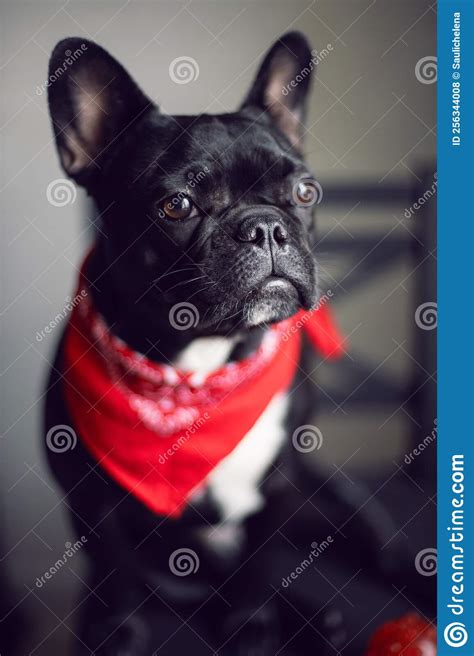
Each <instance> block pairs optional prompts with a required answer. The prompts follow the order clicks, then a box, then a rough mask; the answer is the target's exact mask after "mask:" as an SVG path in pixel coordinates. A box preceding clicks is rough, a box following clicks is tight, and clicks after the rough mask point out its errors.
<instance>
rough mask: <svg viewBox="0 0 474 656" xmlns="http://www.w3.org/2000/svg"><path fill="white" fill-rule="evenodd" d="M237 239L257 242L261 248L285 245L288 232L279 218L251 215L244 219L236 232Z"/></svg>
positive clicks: (251, 242)
mask: <svg viewBox="0 0 474 656" xmlns="http://www.w3.org/2000/svg"><path fill="white" fill-rule="evenodd" d="M235 236H236V239H237V241H241V242H247V243H250V244H256V245H257V246H260V247H261V248H267V247H269V246H270V247H271V246H277V247H278V246H283V244H284V243H285V242H286V241H287V239H288V233H287V231H286V229H285V228H284V226H283V225H282V224H281V222H280V221H279V220H278V219H277V218H270V217H259V216H251V217H249V218H247V219H244V220H243V221H242V223H241V224H240V225H239V227H238V229H237V233H236V235H235Z"/></svg>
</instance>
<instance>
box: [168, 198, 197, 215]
mask: <svg viewBox="0 0 474 656" xmlns="http://www.w3.org/2000/svg"><path fill="white" fill-rule="evenodd" d="M160 210H161V211H162V212H163V213H164V214H166V216H167V217H168V218H169V219H187V218H189V217H190V216H196V215H197V208H196V206H195V205H194V204H193V202H192V200H191V199H190V198H189V196H184V195H177V196H170V197H169V198H166V199H165V200H164V201H163V202H162V203H161V204H160Z"/></svg>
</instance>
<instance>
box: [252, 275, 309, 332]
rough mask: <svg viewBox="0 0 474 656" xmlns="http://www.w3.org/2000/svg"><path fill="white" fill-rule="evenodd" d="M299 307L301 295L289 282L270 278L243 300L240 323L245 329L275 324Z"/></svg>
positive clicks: (291, 314)
mask: <svg viewBox="0 0 474 656" xmlns="http://www.w3.org/2000/svg"><path fill="white" fill-rule="evenodd" d="M301 307H302V300H301V294H300V292H299V291H298V289H297V288H296V287H295V286H294V285H293V284H292V283H291V282H290V281H289V280H286V279H284V278H275V277H270V278H268V279H267V280H266V281H265V282H264V283H263V284H262V285H260V286H259V287H258V288H257V289H255V290H253V291H252V292H251V293H250V294H249V295H248V296H247V298H246V299H245V302H244V306H243V310H242V315H243V321H242V323H243V326H244V327H245V328H253V327H255V326H260V325H264V324H269V323H276V322H278V321H283V320H284V319H288V317H291V316H293V315H294V314H295V313H296V312H298V310H300V309H301Z"/></svg>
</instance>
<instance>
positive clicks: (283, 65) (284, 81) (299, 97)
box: [242, 32, 314, 149]
mask: <svg viewBox="0 0 474 656" xmlns="http://www.w3.org/2000/svg"><path fill="white" fill-rule="evenodd" d="M313 68H314V63H313V59H312V52H311V49H310V47H309V44H308V42H307V40H306V38H305V37H304V36H303V35H302V34H301V33H300V32H288V33H287V34H284V35H283V36H282V37H281V38H280V39H279V40H278V41H276V43H274V44H273V46H272V48H270V50H269V51H268V53H267V55H266V56H265V59H264V60H263V63H262V65H261V66H260V69H259V71H258V73H257V77H256V78H255V80H254V83H253V85H252V87H251V89H250V91H249V93H248V95H247V97H246V99H245V100H244V103H243V105H242V107H249V106H250V107H257V108H259V109H261V110H265V111H267V112H268V114H269V115H270V116H271V117H272V119H273V121H274V122H275V123H276V125H277V126H278V128H279V129H280V131H281V132H283V134H284V135H285V136H286V137H287V139H288V140H289V141H290V143H291V144H292V145H293V146H294V147H295V148H297V149H299V147H300V146H301V140H302V136H303V125H302V124H303V123H304V120H305V116H306V105H307V99H308V92H309V89H310V82H311V73H312V71H313Z"/></svg>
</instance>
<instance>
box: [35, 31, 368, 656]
mask: <svg viewBox="0 0 474 656" xmlns="http://www.w3.org/2000/svg"><path fill="white" fill-rule="evenodd" d="M79 51H81V54H80V56H78V57H77V58H75V61H74V63H73V64H72V65H71V66H69V67H68V68H67V69H66V70H65V71H64V72H63V73H62V74H61V75H60V76H58V77H57V79H56V81H55V82H54V83H53V84H51V85H50V87H49V104H50V111H51V116H52V123H53V128H54V134H55V137H56V143H57V148H58V152H59V156H60V160H61V165H62V167H63V168H64V170H65V171H66V173H67V174H68V175H69V176H70V177H72V178H73V180H75V181H76V182H77V183H78V184H79V185H81V186H83V187H84V188H85V189H86V190H87V191H88V193H89V194H90V195H91V196H92V198H93V199H94V202H95V204H96V205H97V209H98V213H99V218H98V220H97V238H96V244H95V248H94V251H93V253H92V255H91V257H90V259H89V261H88V265H87V271H86V277H87V279H88V280H89V281H90V292H91V294H92V297H93V302H94V305H95V307H96V308H97V310H98V312H99V313H100V315H101V316H102V317H103V318H104V319H105V321H106V323H107V324H108V325H109V326H111V327H113V332H114V334H115V335H116V336H117V337H119V338H120V339H121V340H122V342H123V343H125V344H126V345H128V347H129V348H130V349H133V350H134V351H137V352H140V353H145V354H146V356H147V358H149V359H151V360H153V361H156V362H166V363H168V362H170V363H173V364H177V365H178V366H183V367H188V368H190V369H193V367H195V368H197V369H200V368H204V370H206V371H208V370H209V369H213V368H216V367H218V366H220V365H222V364H223V363H224V362H226V361H227V362H228V361H236V362H237V361H240V360H242V359H243V358H245V357H247V356H248V355H249V354H251V353H253V352H255V350H256V349H257V348H258V347H259V345H260V343H261V341H262V339H263V338H264V336H265V334H266V332H267V330H268V326H269V325H270V324H272V323H274V322H279V321H281V320H284V319H286V318H288V317H290V316H292V315H294V314H295V313H296V312H297V311H299V310H300V309H301V308H305V309H309V308H311V307H313V306H314V305H315V303H316V301H317V297H318V275H317V266H316V260H315V257H314V253H313V249H314V244H315V232H314V222H313V204H312V203H311V202H309V203H308V202H306V201H307V199H308V197H311V194H313V193H314V188H313V187H314V182H313V174H312V173H311V171H310V170H309V169H308V167H307V165H306V164H305V162H304V159H303V154H302V139H303V135H304V131H305V130H304V127H303V124H304V119H305V115H306V109H307V104H308V93H309V89H310V79H311V70H312V68H313V62H312V57H313V55H312V53H311V50H310V48H309V46H308V44H307V42H306V40H305V38H304V37H303V36H302V35H301V34H299V33H295V32H294V33H288V34H286V35H285V36H283V37H282V38H281V39H280V40H279V41H277V42H276V43H275V44H274V46H273V47H272V48H271V50H270V51H269V52H268V54H267V55H266V57H265V59H264V61H263V63H262V65H261V67H260V70H259V72H258V74H257V76H256V79H255V81H254V83H253V85H252V87H251V89H250V92H249V93H248V95H247V97H246V99H245V101H244V102H243V104H242V106H241V108H240V109H239V111H237V112H235V113H229V114H222V115H217V116H210V115H207V114H202V115H198V116H167V115H165V114H162V113H161V112H160V110H159V108H158V107H157V106H156V104H155V103H154V102H152V101H151V100H150V99H149V98H147V96H146V95H145V94H144V93H142V91H141V90H140V89H139V88H138V86H137V85H136V83H135V82H134V81H133V80H132V79H131V77H130V76H129V74H128V73H127V72H126V71H125V70H124V68H123V67H122V66H121V65H120V64H119V63H118V62H117V61H116V60H115V59H114V58H113V57H111V55H109V54H108V53H107V52H106V51H105V50H103V49H102V48H101V47H99V46H98V45H96V44H94V43H91V42H88V41H84V40H83V39H80V38H70V39H65V40H63V41H61V42H60V43H59V44H58V45H57V46H56V48H55V50H54V52H53V54H52V57H51V62H50V73H52V74H53V73H54V72H55V71H56V70H57V69H58V68H60V67H61V66H62V64H63V62H64V59H65V57H67V56H68V53H69V54H70V53H75V52H78V53H79ZM296 76H299V80H300V81H299V83H298V84H297V85H294V86H293V87H292V88H291V91H290V92H288V93H283V92H282V90H283V89H286V88H289V87H288V85H289V84H291V82H292V80H294V79H295V78H296ZM299 200H300V201H301V202H299ZM182 301H192V304H193V306H194V307H195V308H196V309H197V311H198V314H199V317H200V320H199V321H198V322H197V325H195V326H193V327H191V328H190V329H189V330H186V331H184V330H176V328H175V327H173V325H171V323H170V320H169V315H170V310H171V309H172V308H173V307H174V306H175V304H177V303H180V302H182ZM209 345H210V348H209ZM196 363H197V364H196ZM63 373H64V361H63V345H61V346H60V348H59V351H58V355H57V359H56V363H55V365H54V367H53V371H52V375H51V380H50V386H49V392H48V399H47V407H46V432H47V431H48V430H50V428H51V427H54V426H57V425H68V426H74V424H73V421H72V419H71V417H70V415H69V414H68V410H67V407H66V403H65V401H64V385H63V382H62V379H63ZM293 386H294V388H298V391H297V393H296V394H294V395H292V394H291V393H290V394H289V395H288V399H291V402H289V403H287V404H286V405H285V406H284V407H283V406H282V408H281V409H280V410H278V411H277V412H276V413H275V414H274V416H271V417H269V419H268V422H269V423H268V424H267V427H266V429H265V430H266V431H273V430H275V431H278V430H281V427H282V426H281V422H282V421H283V422H284V426H285V432H286V434H287V435H288V436H291V434H292V432H293V430H294V429H295V428H296V427H298V426H301V425H303V424H306V423H308V420H309V417H310V412H313V411H314V398H313V395H314V391H313V388H312V385H311V383H310V382H309V379H308V378H307V377H306V375H305V374H303V373H302V369H300V371H299V373H298V375H297V377H296V380H295V381H294V382H293ZM272 422H273V423H272ZM258 438H259V439H260V440H263V441H265V440H266V439H267V435H266V434H265V433H262V434H260V435H259V436H258ZM297 455H298V454H297V453H296V452H295V450H294V448H293V447H292V445H291V443H290V440H289V439H288V440H286V443H285V444H283V445H281V446H279V447H278V448H277V449H274V450H273V451H272V452H271V453H270V454H269V453H268V450H267V451H265V449H263V453H262V452H261V450H260V448H259V446H258V444H257V442H255V452H254V453H253V454H252V456H251V458H252V460H253V459H255V461H256V462H257V463H259V464H258V467H259V468H260V469H259V471H260V472H261V474H262V475H261V477H260V480H258V481H256V482H255V481H253V483H256V485H257V487H258V489H257V490H246V489H240V488H239V480H240V479H239V478H238V476H240V474H237V479H236V481H233V480H228V486H227V487H226V485H224V489H222V485H221V487H220V489H219V490H217V491H216V490H215V489H212V486H210V488H209V489H207V490H205V491H204V492H203V493H202V494H201V495H200V496H199V498H196V500H195V501H193V503H191V504H190V505H189V506H188V508H187V509H186V511H185V512H184V514H183V516H182V517H181V518H180V519H179V520H176V519H171V518H164V517H160V516H157V515H156V514H154V513H153V512H151V511H150V510H149V509H148V508H146V507H145V506H144V505H143V504H141V503H140V502H139V501H138V500H137V499H136V498H134V496H133V495H131V494H129V493H126V492H125V491H124V490H123V489H122V488H121V487H120V486H119V485H118V484H117V483H116V482H115V481H114V480H112V478H111V477H110V476H108V475H107V474H106V472H105V471H103V470H102V469H101V467H100V465H99V464H98V463H97V462H96V461H95V460H94V458H93V457H92V456H91V455H90V453H89V451H87V450H86V449H85V448H84V446H83V444H82V443H81V441H80V440H79V442H78V444H77V446H76V447H75V449H74V450H73V451H68V452H65V453H60V452H55V451H51V450H50V449H47V456H48V459H49V462H50V465H51V467H52V470H53V472H54V475H55V477H56V478H57V480H58V481H59V483H60V484H61V486H62V488H63V490H64V493H65V496H66V498H67V504H68V506H69V508H70V509H71V511H72V512H71V520H72V522H73V524H74V527H75V531H76V533H77V534H78V535H79V536H87V542H86V544H85V550H87V552H88V557H89V558H88V562H89V567H90V576H89V584H88V585H89V586H90V589H91V590H93V591H94V593H93V594H90V595H89V596H88V599H87V603H85V604H84V612H83V615H82V625H81V629H80V632H79V638H80V640H78V642H77V653H78V654H87V653H94V654H98V655H99V654H100V655H102V654H109V655H114V656H118V655H119V654H120V655H130V656H141V655H148V656H149V655H151V654H160V655H161V654H173V655H176V654H183V653H188V652H190V653H193V654H201V653H202V654H214V653H219V654H242V655H243V654H245V655H247V656H250V655H252V656H253V655H262V656H266V655H270V654H271V655H273V654H277V653H278V654H280V653H282V654H295V653H297V654H308V655H309V654H311V655H312V656H314V655H315V654H323V653H326V650H329V653H332V651H333V650H334V649H335V648H338V647H340V646H341V644H343V643H344V640H345V638H346V637H347V636H346V635H345V634H344V628H343V621H342V618H341V616H340V612H339V611H338V610H337V609H336V610H334V609H333V608H332V604H331V599H332V597H333V596H334V592H333V590H332V589H331V587H328V586H327V585H326V584H325V583H324V580H323V579H321V578H320V579H318V583H317V584H316V583H315V582H314V578H311V574H307V575H306V574H305V576H302V577H301V582H295V583H294V584H292V586H291V588H290V587H288V590H283V588H282V585H281V581H282V579H283V578H284V577H285V576H286V575H287V574H288V573H289V572H291V571H293V570H294V569H295V566H296V565H297V564H298V563H300V562H301V560H302V557H304V554H305V553H307V551H308V549H309V548H310V547H309V546H308V545H310V544H311V542H314V541H315V540H316V541H321V540H322V539H324V538H325V537H326V536H327V535H328V534H334V536H333V537H334V542H337V541H338V533H337V529H335V528H334V527H337V526H338V525H339V523H341V522H342V521H343V520H344V518H346V517H347V516H348V515H350V513H351V512H353V510H351V508H352V506H351V504H353V505H354V506H355V507H357V501H356V499H355V497H353V498H352V499H348V498H347V497H346V498H343V496H344V495H342V496H341V495H340V494H338V492H336V491H334V490H332V489H331V484H327V485H326V482H323V483H321V481H317V480H315V477H313V475H312V474H311V475H310V474H309V473H308V470H307V467H306V466H305V465H303V463H302V462H301V460H298V458H297ZM259 459H261V462H259ZM240 467H241V468H242V467H243V468H244V469H245V467H246V463H245V462H243V463H242V462H241V463H240ZM258 467H257V469H258ZM244 479H245V477H244ZM247 484H248V481H247V482H246V481H245V480H244V481H243V483H242V485H243V486H244V485H247ZM320 488H321V490H320V491H319V489H320ZM317 491H318V494H317V496H314V495H315V493H316V492H317ZM256 495H257V496H258V498H259V499H260V501H259V502H258V503H257V504H255V503H254V501H255V496H256ZM249 499H250V501H249ZM252 499H253V501H252ZM226 504H230V507H232V504H237V505H238V506H239V508H240V510H239V513H237V515H238V521H234V520H232V521H228V522H227V521H226V520H225V517H226V516H227V515H226V514H225V511H224V510H223V509H224V508H225V507H227V506H226ZM239 504H240V505H239ZM316 506H317V508H316ZM242 508H243V510H242ZM348 509H349V510H348ZM347 530H349V527H348V528H347ZM375 530H377V529H375ZM371 532H372V533H373V526H372V527H370V528H368V529H366V533H365V536H369V537H368V538H367V544H365V545H362V546H361V548H360V554H359V556H358V558H359V562H362V560H363V559H368V560H370V559H371V558H372V555H371V551H370V548H369V547H368V543H370V542H371V538H370V536H371V535H372V533H371ZM344 537H347V535H346V536H344ZM290 542H291V545H290ZM299 545H300V546H301V545H302V550H301V551H298V550H297V548H298V546H299ZM183 547H186V548H187V549H189V550H192V552H193V553H195V554H198V555H199V570H198V571H196V572H195V573H194V574H193V575H192V576H188V577H180V576H176V575H175V574H173V573H172V572H171V571H170V567H169V557H170V554H171V553H172V552H173V551H174V550H176V549H179V548H183ZM355 550H356V547H353V552H355ZM336 553H337V546H336V547H334V549H333V550H332V556H331V557H334V554H336ZM302 555H303V556H302ZM318 562H321V563H324V560H323V558H321V561H318ZM322 566H323V567H324V565H322ZM313 577H314V572H313ZM303 579H304V580H305V583H303ZM310 581H311V582H310ZM300 583H301V585H300ZM354 633H355V631H354ZM354 644H355V645H357V642H356V643H354Z"/></svg>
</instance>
